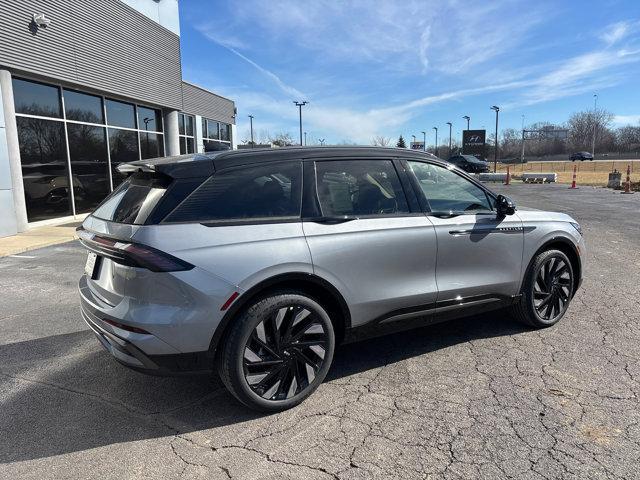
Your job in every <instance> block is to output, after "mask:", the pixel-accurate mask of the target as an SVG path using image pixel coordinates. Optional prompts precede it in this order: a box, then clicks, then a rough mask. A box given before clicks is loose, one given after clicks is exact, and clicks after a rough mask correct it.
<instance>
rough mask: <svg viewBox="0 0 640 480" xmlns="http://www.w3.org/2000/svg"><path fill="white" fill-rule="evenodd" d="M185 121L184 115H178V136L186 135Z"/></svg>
mask: <svg viewBox="0 0 640 480" xmlns="http://www.w3.org/2000/svg"><path fill="white" fill-rule="evenodd" d="M184 120H185V115H184V114H183V113H179V114H178V134H180V135H184Z"/></svg>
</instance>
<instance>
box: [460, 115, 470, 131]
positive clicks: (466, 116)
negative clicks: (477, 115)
mask: <svg viewBox="0 0 640 480" xmlns="http://www.w3.org/2000/svg"><path fill="white" fill-rule="evenodd" d="M462 118H464V119H465V120H466V121H467V130H469V122H470V121H471V117H470V116H469V115H465V116H464V117H462Z"/></svg>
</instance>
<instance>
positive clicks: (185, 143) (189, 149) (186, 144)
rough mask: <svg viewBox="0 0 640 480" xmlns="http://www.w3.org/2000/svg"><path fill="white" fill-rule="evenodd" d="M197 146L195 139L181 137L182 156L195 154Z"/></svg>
mask: <svg viewBox="0 0 640 480" xmlns="http://www.w3.org/2000/svg"><path fill="white" fill-rule="evenodd" d="M194 147H195V144H194V141H193V138H190V137H180V154H181V155H184V154H185V153H195V149H194Z"/></svg>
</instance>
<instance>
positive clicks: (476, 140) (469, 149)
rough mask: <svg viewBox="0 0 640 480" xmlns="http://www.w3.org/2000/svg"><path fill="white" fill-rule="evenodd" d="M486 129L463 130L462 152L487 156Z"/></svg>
mask: <svg viewBox="0 0 640 480" xmlns="http://www.w3.org/2000/svg"><path fill="white" fill-rule="evenodd" d="M486 138H487V131H486V130H464V131H463V132H462V153H463V154H465V155H467V154H468V155H478V156H480V157H484V156H485V153H484V152H485V142H486Z"/></svg>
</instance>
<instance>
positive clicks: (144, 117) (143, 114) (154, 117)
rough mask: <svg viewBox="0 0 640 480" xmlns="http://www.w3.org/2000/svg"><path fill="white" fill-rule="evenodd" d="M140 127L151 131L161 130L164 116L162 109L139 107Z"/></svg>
mask: <svg viewBox="0 0 640 480" xmlns="http://www.w3.org/2000/svg"><path fill="white" fill-rule="evenodd" d="M138 128H139V129H140V130H148V131H149V132H161V131H162V118H161V115H160V110H155V109H153V108H146V107H138Z"/></svg>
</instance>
